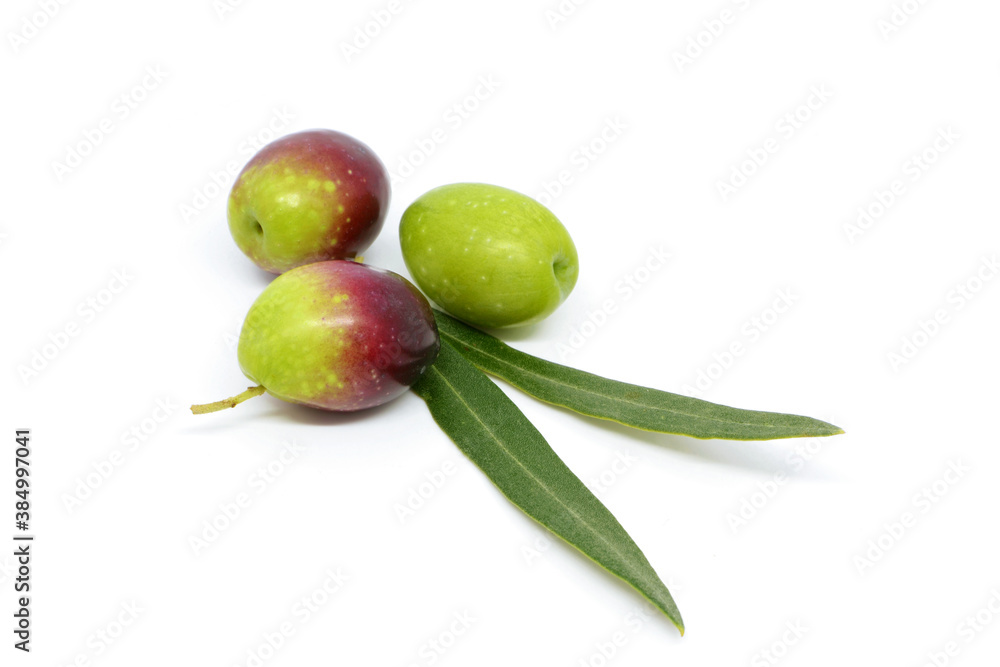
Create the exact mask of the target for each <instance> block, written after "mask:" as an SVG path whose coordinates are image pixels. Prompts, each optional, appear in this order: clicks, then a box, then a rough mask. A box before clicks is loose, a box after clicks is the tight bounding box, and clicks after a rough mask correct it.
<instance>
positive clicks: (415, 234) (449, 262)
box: [399, 183, 579, 328]
mask: <svg viewBox="0 0 1000 667" xmlns="http://www.w3.org/2000/svg"><path fill="white" fill-rule="evenodd" d="M399 242H400V246H401V247H402V250H403V260H404V261H405V262H406V268H407V269H408V270H409V271H410V275H412V276H413V280H414V281H415V282H416V283H417V285H419V286H420V289H422V290H423V291H424V293H425V294H426V295H427V296H428V297H430V299H431V300H433V301H434V302H435V303H437V304H438V305H439V306H441V308H443V309H444V310H446V311H448V312H449V313H451V314H452V315H454V316H455V317H457V318H459V319H462V320H465V321H466V322H468V323H470V324H474V325H477V326H480V327H486V328H501V327H513V326H520V325H524V324H531V323H533V322H537V321H539V320H541V319H542V318H544V317H547V316H548V315H549V314H550V313H552V311H554V310H555V309H556V308H557V307H558V306H559V304H561V303H562V302H563V300H564V299H565V298H566V297H567V296H568V295H569V293H570V291H572V289H573V286H574V285H576V279H577V276H578V274H579V260H578V258H577V253H576V246H575V245H574V244H573V239H572V238H570V235H569V232H568V231H566V228H565V227H564V226H563V225H562V223H561V222H559V220H558V219H557V218H556V216H555V215H553V214H552V212H551V211H549V210H548V209H547V208H545V207H544V206H542V205H541V204H539V203H538V202H537V201H535V200H534V199H532V198H530V197H527V196H525V195H522V194H521V193H519V192H515V191H514V190H508V189H507V188H502V187H499V186H496V185H488V184H484V183H454V184H452V185H444V186H441V187H439V188H435V189H433V190H431V191H430V192H427V193H425V194H424V195H422V196H420V197H419V198H418V199H417V200H416V201H414V202H413V203H412V204H411V205H410V206H409V208H407V209H406V211H405V212H404V213H403V219H402V221H401V222H400V225H399Z"/></svg>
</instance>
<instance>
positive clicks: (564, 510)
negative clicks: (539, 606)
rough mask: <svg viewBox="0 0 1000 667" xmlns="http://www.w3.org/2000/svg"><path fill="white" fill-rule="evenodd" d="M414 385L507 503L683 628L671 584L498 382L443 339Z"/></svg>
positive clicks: (449, 435) (442, 424)
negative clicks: (661, 576) (665, 581)
mask: <svg viewBox="0 0 1000 667" xmlns="http://www.w3.org/2000/svg"><path fill="white" fill-rule="evenodd" d="M413 390H414V392H416V393H417V395H418V396H420V397H421V398H423V399H424V400H425V401H426V402H427V407H428V408H429V409H430V411H431V415H432V416H433V417H434V421H436V422H437V423H438V425H439V426H440V427H441V428H442V430H444V432H445V433H447V434H448V437H450V438H451V439H452V440H453V441H454V442H455V444H456V445H458V448H459V449H460V450H462V452H463V453H464V454H465V455H466V456H468V457H469V458H470V459H471V460H472V462H473V463H475V464H476V465H477V466H479V468H480V469H481V470H482V471H483V472H484V473H486V476H487V477H489V478H490V480H491V481H492V482H493V483H494V484H495V485H496V486H497V488H498V489H500V491H501V492H502V493H503V494H504V495H505V496H507V498H508V499H509V500H510V501H511V502H512V503H514V504H515V505H517V506H518V507H519V508H521V510H522V511H524V513H525V514H527V515H528V516H530V517H531V518H533V519H535V520H536V521H538V522H539V523H540V524H542V525H543V526H545V527H546V528H548V529H549V530H551V531H552V532H553V533H555V534H556V535H558V536H559V537H561V538H562V539H564V540H566V541H567V542H569V543H570V544H571V545H573V546H574V547H576V548H577V549H579V550H580V551H582V552H583V553H584V554H586V555H587V556H588V557H590V558H591V559H593V560H594V561H595V562H596V563H597V564H598V565H601V566H602V567H604V568H605V569H607V570H608V571H609V572H611V573H612V574H614V575H616V576H618V577H620V578H621V579H623V580H625V581H626V582H627V583H629V584H630V585H631V586H633V587H634V588H635V589H636V590H637V591H639V592H640V593H641V594H642V595H644V596H645V597H646V598H647V599H649V601H650V602H652V603H653V604H654V605H656V606H657V607H658V608H659V609H661V610H662V611H663V613H664V614H666V615H667V616H668V617H669V618H670V620H671V621H673V623H674V625H676V626H677V629H678V630H680V631H681V634H684V622H683V621H682V620H681V614H680V612H679V611H678V610H677V606H676V605H675V604H674V600H673V598H672V597H671V596H670V591H668V590H667V587H666V586H665V585H664V584H663V582H662V581H661V580H660V578H659V577H658V576H657V574H656V572H655V571H654V570H653V567H652V566H651V565H650V564H649V561H648V560H646V556H644V555H643V553H642V551H641V550H640V549H639V547H638V546H637V545H636V543H635V542H633V541H632V538H631V537H629V535H628V533H626V532H625V529H624V528H622V525H621V524H620V523H618V521H617V519H615V517H614V516H612V514H611V512H610V511H608V509H607V508H606V507H604V505H602V504H601V501H600V500H598V499H597V498H596V497H595V496H594V494H592V493H591V492H590V490H589V489H587V487H586V486H584V484H583V482H581V481H580V480H579V479H578V478H577V477H576V475H574V474H573V472H572V471H571V470H570V469H569V468H567V467H566V464H565V463H563V462H562V459H560V458H559V456H558V455H557V454H556V453H555V452H554V451H553V450H552V448H551V447H550V446H549V443H547V442H546V441H545V438H543V437H542V434H541V433H539V432H538V429H536V428H535V427H534V426H533V425H532V423H531V422H530V421H528V418H527V417H525V416H524V413H522V412H521V411H520V409H518V407H517V406H516V405H514V403H513V401H511V400H510V398H508V397H507V395H506V394H505V393H503V391H502V390H501V389H500V387H498V386H497V385H496V384H494V383H493V382H492V381H491V380H490V379H489V378H488V377H486V375H484V374H483V373H482V371H480V370H479V369H478V368H476V367H475V366H473V365H472V364H470V363H469V362H468V361H466V359H465V358H464V357H463V356H462V355H461V354H460V353H459V352H458V351H457V350H455V348H454V347H452V345H451V343H449V342H448V341H446V340H443V341H442V344H441V352H440V354H439V356H438V358H437V361H435V362H434V365H433V366H431V367H430V368H429V369H427V372H426V373H424V375H423V376H422V377H421V378H420V380H419V381H418V382H417V383H416V384H415V385H413Z"/></svg>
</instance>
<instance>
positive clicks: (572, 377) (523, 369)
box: [434, 310, 843, 440]
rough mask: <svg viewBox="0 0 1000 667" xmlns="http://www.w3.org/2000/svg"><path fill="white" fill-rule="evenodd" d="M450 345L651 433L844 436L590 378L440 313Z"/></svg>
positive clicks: (528, 386)
mask: <svg viewBox="0 0 1000 667" xmlns="http://www.w3.org/2000/svg"><path fill="white" fill-rule="evenodd" d="M434 317H435V319H436V320H437V325H438V332H439V333H440V335H441V339H442V341H447V342H449V343H451V344H453V345H454V346H455V348H456V349H457V350H458V351H459V352H461V353H462V355H463V356H465V357H466V358H467V359H468V360H469V361H470V362H472V363H473V364H474V365H476V366H478V367H479V368H480V369H482V370H483V371H485V372H487V373H489V374H490V375H493V376H496V377H498V378H500V379H501V380H504V381H506V382H508V383H509V384H511V385H513V386H514V387H517V388H518V389H520V390H521V391H523V392H525V393H527V394H529V395H531V396H534V397H535V398H537V399H540V400H542V401H545V402H547V403H552V404H554V405H559V406H562V407H564V408H569V409H570V410H574V411H576V412H579V413H581V414H584V415H588V416H590V417H597V418H598V419H607V420H610V421H614V422H618V423H619V424H624V425H626V426H632V427H635V428H638V429H642V430H645V431H656V432H659V433H673V434H676V435H687V436H691V437H693V438H722V439H726V440H774V439H778V438H802V437H817V436H827V435H837V434H839V433H843V430H841V429H840V428H838V427H836V426H834V425H832V424H827V423H826V422H823V421H819V420H818V419H813V418H811V417H802V416H799V415H789V414H782V413H778V412H758V411H756V410H741V409H738V408H731V407H728V406H725V405H719V404H717V403H709V402H708V401H703V400H700V399H697V398H691V397H689V396H681V395H679V394H671V393H669V392H666V391H660V390H658V389H651V388H649V387H642V386H639V385H634V384H627V383H625V382H618V381H616V380H610V379H608V378H604V377H601V376H599V375H594V374H592V373H586V372H584V371H580V370H577V369H575V368H570V367H568V366H563V365H560V364H556V363H552V362H550V361H545V360H544V359H539V358H538V357H533V356H531V355H530V354H525V353H524V352H520V351H518V350H515V349H513V348H512V347H510V346H508V345H507V344H506V343H504V342H502V341H500V340H498V339H496V338H494V337H493V336H491V335H489V334H487V333H484V332H482V331H480V330H478V329H474V328H473V327H470V326H468V325H467V324H464V323H463V322H460V321H459V320H456V319H455V318H453V317H451V316H450V315H446V314H445V313H443V312H441V311H439V310H435V311H434Z"/></svg>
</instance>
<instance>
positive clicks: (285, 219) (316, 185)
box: [227, 130, 390, 273]
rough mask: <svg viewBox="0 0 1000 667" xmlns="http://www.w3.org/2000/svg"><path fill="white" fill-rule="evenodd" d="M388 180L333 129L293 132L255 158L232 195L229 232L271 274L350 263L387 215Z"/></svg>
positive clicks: (367, 152) (359, 147)
mask: <svg viewBox="0 0 1000 667" xmlns="http://www.w3.org/2000/svg"><path fill="white" fill-rule="evenodd" d="M389 197H390V192H389V174H388V172H387V171H386V168H385V165H383V164H382V162H381V160H379V159H378V156H376V155H375V153H374V152H372V150H371V149H370V148H368V146H366V145H364V144H363V143H361V142H360V141H358V140H357V139H354V138H353V137H349V136H348V135H346V134H342V133H340V132H334V131H332V130H307V131H304V132H296V133H294V134H289V135H288V136H285V137H282V138H281V139H278V140H276V141H273V142H271V143H270V144H268V145H267V146H264V148H262V149H260V151H259V152H258V153H257V154H256V155H254V156H253V158H251V159H250V161H249V162H248V163H247V164H246V166H244V167H243V170H242V171H241V172H240V174H239V175H238V176H237V177H236V182H235V183H234V184H233V188H232V190H231V191H230V193H229V203H228V208H227V216H228V219H229V231H230V233H231V234H232V235H233V239H234V240H235V241H236V245H238V246H239V248H240V250H242V251H243V252H244V253H245V254H246V255H247V257H249V258H250V259H252V260H253V261H254V262H255V263H256V264H257V266H259V267H261V268H262V269H264V270H266V271H270V272H271V273H282V272H284V271H287V270H289V269H291V268H294V267H296V266H301V265H303V264H310V263H313V262H319V261H323V260H328V259H351V258H354V257H355V256H356V255H357V254H358V253H360V252H362V251H364V250H365V249H366V248H367V247H368V246H370V245H371V244H372V241H374V240H375V237H376V236H378V233H379V231H380V230H381V229H382V223H383V222H384V221H385V215H386V212H387V211H388V210H389Z"/></svg>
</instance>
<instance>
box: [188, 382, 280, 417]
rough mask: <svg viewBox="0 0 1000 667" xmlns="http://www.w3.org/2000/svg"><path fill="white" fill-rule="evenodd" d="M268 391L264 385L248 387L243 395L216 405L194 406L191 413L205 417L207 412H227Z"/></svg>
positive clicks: (218, 402)
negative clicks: (226, 410) (228, 409)
mask: <svg viewBox="0 0 1000 667" xmlns="http://www.w3.org/2000/svg"><path fill="white" fill-rule="evenodd" d="M265 391H266V390H265V389H264V385H257V386H256V387H247V390H246V391H245V392H243V393H242V394H236V395H235V396H232V397H230V398H226V399H223V400H221V401H216V402H215V403H202V404H201V405H192V406H191V412H193V413H194V414H196V415H203V414H205V413H206V412H218V411H219V410H225V409H226V408H235V407H236V406H237V405H239V404H240V403H242V402H243V401H245V400H247V399H248V398H253V397H254V396H260V395H261V394H263V393H264V392H265Z"/></svg>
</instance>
